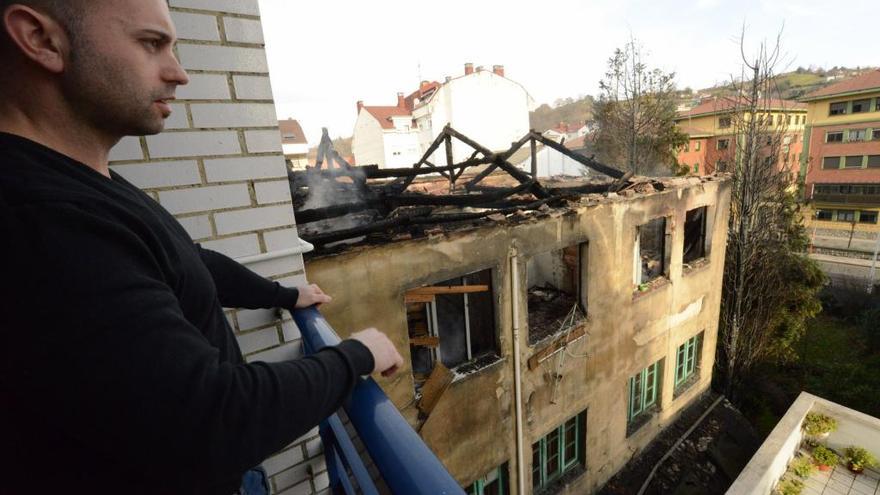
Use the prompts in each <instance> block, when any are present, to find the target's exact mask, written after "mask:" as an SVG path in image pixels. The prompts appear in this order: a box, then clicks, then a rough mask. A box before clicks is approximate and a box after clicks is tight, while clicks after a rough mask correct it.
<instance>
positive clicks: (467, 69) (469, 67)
mask: <svg viewBox="0 0 880 495" xmlns="http://www.w3.org/2000/svg"><path fill="white" fill-rule="evenodd" d="M473 73H474V64H472V63H470V62H468V63H466V64H464V75H466V76H469V75H471V74H473Z"/></svg>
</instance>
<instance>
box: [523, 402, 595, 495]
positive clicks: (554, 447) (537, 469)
mask: <svg viewBox="0 0 880 495" xmlns="http://www.w3.org/2000/svg"><path fill="white" fill-rule="evenodd" d="M585 428H586V411H582V412H581V413H579V414H577V415H576V416H574V417H571V418H569V419H567V420H566V421H565V422H563V423H562V424H561V425H559V426H557V427H556V428H554V429H553V430H551V431H550V432H549V433H547V434H546V435H544V436H543V437H541V438H540V439H539V440H538V441H537V442H535V443H533V444H532V489H533V493H539V490H544V489H546V488H548V487H549V486H550V485H551V484H552V483H553V482H555V481H556V480H558V479H560V478H562V477H563V476H564V475H565V474H566V473H568V472H570V471H571V470H573V469H576V468H577V467H578V466H584V457H585V456H584V451H585V450H586V449H585V443H584V442H583V440H584V439H583V437H584V433H585V432H586V429H585ZM569 433H571V434H572V436H571V437H569V436H568V434H569ZM569 438H571V440H570V441H569ZM551 459H552V461H553V462H555V465H556V466H555V467H554V468H553V469H552V472H551V470H550V469H548V467H550V464H551Z"/></svg>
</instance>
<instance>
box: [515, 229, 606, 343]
mask: <svg viewBox="0 0 880 495" xmlns="http://www.w3.org/2000/svg"><path fill="white" fill-rule="evenodd" d="M589 247H590V243H589V241H587V240H583V241H580V242H575V243H572V244H569V245H566V246H565V247H563V248H561V249H554V250H550V251H544V252H542V253H539V254H536V255H533V256H531V257H529V258H528V260H527V261H526V315H527V317H528V315H529V314H531V310H532V306H531V305H530V304H529V302H528V296H529V291H530V290H531V289H532V280H531V279H530V277H529V272H530V270H529V266H530V263H532V262H533V261H534V260H536V259H537V258H538V257H541V256H547V255H551V256H552V255H555V254H556V253H561V255H562V257H563V259H564V257H565V251H566V250H567V249H570V248H575V249H576V251H577V265H576V266H575V268H574V272H575V273H574V277H573V278H574V280H573V283H574V294H573V295H574V298H575V302H576V304H577V307H578V311H579V312H580V314H579V315H575V322H577V321H580V320H582V319H584V318H585V317H586V316H587V314H588V313H587V311H588V309H589V308H588V304H587V263H588V261H589ZM554 288H555V289H556V290H557V291H559V292H565V291H563V290H562V289H560V288H558V287H554ZM562 316H563V320H566V319H567V317H569V316H571V313H570V312H569V313H567V314H566V315H562ZM532 330H533V329H532V325H531V324H529V335H528V343H529V345H534V344H537V343H538V342H540V341H542V340H543V339H545V338H547V337H549V336H551V335H554V334H556V333H557V332H556V331H553V332H550V333H547V334H546V335H542V336H541V337H540V338H533V337H532V335H533V332H532Z"/></svg>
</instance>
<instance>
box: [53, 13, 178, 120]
mask: <svg viewBox="0 0 880 495" xmlns="http://www.w3.org/2000/svg"><path fill="white" fill-rule="evenodd" d="M84 4H91V5H90V6H89V8H90V9H93V10H91V11H89V12H87V13H85V14H84V16H83V19H82V20H81V22H80V23H79V24H80V25H79V26H74V27H72V28H71V30H72V31H73V33H72V40H71V47H70V57H69V61H68V65H67V67H66V68H65V71H64V73H63V74H62V89H63V91H64V93H65V96H66V97H67V99H68V101H69V102H70V103H71V105H72V107H73V108H74V111H76V112H77V113H78V114H79V115H80V116H82V117H83V118H85V119H87V120H88V122H89V124H90V125H91V126H92V127H94V128H96V129H98V130H100V131H102V132H104V133H105V134H107V135H110V136H114V137H122V136H138V135H147V134H157V133H159V132H161V131H162V129H163V128H164V126H165V119H166V118H167V117H168V116H169V115H170V114H171V108H170V107H169V106H168V101H170V100H172V99H174V92H175V89H176V88H177V86H178V85H181V84H186V83H187V82H188V78H187V76H186V72H185V71H184V70H183V69H182V68H181V67H180V64H179V63H178V61H177V59H176V58H175V56H174V53H173V52H172V48H173V45H174V42H175V41H176V33H175V29H174V25H173V24H172V22H171V16H170V15H169V13H168V7H167V5H166V3H165V0H100V1H97V2H87V3H86V2H84ZM92 5H94V7H92Z"/></svg>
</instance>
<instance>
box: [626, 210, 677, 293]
mask: <svg viewBox="0 0 880 495" xmlns="http://www.w3.org/2000/svg"><path fill="white" fill-rule="evenodd" d="M668 244H669V243H668V242H667V239H666V217H660V218H655V219H654V220H651V221H650V222H648V223H646V224H644V225H641V226H639V228H638V229H637V230H636V242H635V247H636V249H635V262H636V267H635V277H634V278H635V284H636V286H637V287H638V288H639V289H640V290H643V289H645V288H646V287H645V285H646V284H650V283H651V282H653V281H654V280H657V279H660V278H661V277H664V276H665V275H666V274H667V273H666V270H667V266H666V249H667V246H668Z"/></svg>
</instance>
